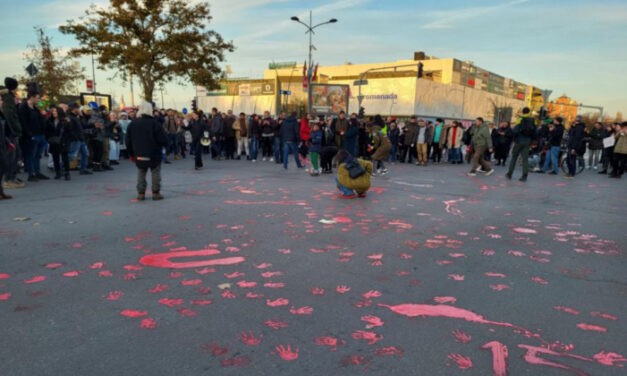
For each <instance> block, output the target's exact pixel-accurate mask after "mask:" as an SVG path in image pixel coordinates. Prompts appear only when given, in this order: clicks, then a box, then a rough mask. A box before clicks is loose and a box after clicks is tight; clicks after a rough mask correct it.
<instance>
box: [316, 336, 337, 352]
mask: <svg viewBox="0 0 627 376" xmlns="http://www.w3.org/2000/svg"><path fill="white" fill-rule="evenodd" d="M314 343H315V344H316V345H318V346H329V347H330V348H331V351H337V346H338V345H339V343H340V342H339V340H338V339H337V338H335V337H316V338H315V339H314Z"/></svg>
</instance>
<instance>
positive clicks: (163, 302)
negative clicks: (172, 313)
mask: <svg viewBox="0 0 627 376" xmlns="http://www.w3.org/2000/svg"><path fill="white" fill-rule="evenodd" d="M159 304H161V305H164V306H168V307H176V306H180V305H183V299H168V298H162V299H159Z"/></svg>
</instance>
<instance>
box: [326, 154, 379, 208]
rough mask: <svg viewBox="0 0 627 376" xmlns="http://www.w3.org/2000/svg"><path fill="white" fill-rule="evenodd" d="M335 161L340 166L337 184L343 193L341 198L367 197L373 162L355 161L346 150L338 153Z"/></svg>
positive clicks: (338, 167)
mask: <svg viewBox="0 0 627 376" xmlns="http://www.w3.org/2000/svg"><path fill="white" fill-rule="evenodd" d="M335 161H336V162H337V165H338V166H337V176H336V178H335V184H337V189H339V190H340V192H341V193H342V195H341V196H340V197H341V198H347V199H351V198H355V197H357V196H359V197H366V192H367V191H368V189H370V177H371V176H372V162H370V161H364V160H363V159H355V158H354V157H353V156H352V155H350V153H349V152H347V151H346V150H340V151H338V152H337V155H336V156H335Z"/></svg>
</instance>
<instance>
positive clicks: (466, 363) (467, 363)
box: [448, 354, 472, 369]
mask: <svg viewBox="0 0 627 376" xmlns="http://www.w3.org/2000/svg"><path fill="white" fill-rule="evenodd" d="M448 358H449V359H450V360H452V361H453V362H455V364H456V365H457V367H458V368H459V369H469V368H472V360H471V359H470V358H469V357H467V356H464V355H462V354H448Z"/></svg>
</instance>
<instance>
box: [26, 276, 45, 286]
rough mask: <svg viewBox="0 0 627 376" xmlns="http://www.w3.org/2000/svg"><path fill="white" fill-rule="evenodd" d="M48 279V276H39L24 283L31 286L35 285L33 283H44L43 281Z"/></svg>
mask: <svg viewBox="0 0 627 376" xmlns="http://www.w3.org/2000/svg"><path fill="white" fill-rule="evenodd" d="M46 279H47V278H46V276H43V275H38V276H36V277H33V278H31V279H27V280H25V281H24V283H26V284H29V285H30V284H33V283H39V282H43V281H45V280H46Z"/></svg>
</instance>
